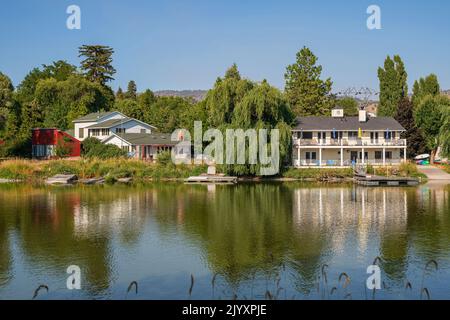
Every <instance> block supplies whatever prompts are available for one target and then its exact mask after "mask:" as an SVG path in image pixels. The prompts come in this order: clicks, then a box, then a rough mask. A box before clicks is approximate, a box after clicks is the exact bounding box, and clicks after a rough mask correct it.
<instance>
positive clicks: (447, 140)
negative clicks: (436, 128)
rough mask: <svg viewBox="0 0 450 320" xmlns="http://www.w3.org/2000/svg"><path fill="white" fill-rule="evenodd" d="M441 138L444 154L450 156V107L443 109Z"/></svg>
mask: <svg viewBox="0 0 450 320" xmlns="http://www.w3.org/2000/svg"><path fill="white" fill-rule="evenodd" d="M439 140H440V143H441V153H442V156H443V157H446V158H450V108H444V110H443V111H442V126H441V131H440V133H439Z"/></svg>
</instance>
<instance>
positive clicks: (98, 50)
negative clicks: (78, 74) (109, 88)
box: [79, 45, 116, 85]
mask: <svg viewBox="0 0 450 320" xmlns="http://www.w3.org/2000/svg"><path fill="white" fill-rule="evenodd" d="M113 53H114V50H113V49H112V48H111V47H108V46H102V45H83V46H81V47H80V48H79V57H83V58H84V60H83V61H81V70H82V71H83V72H84V74H85V76H86V77H87V78H88V79H89V80H90V81H92V82H96V83H99V84H101V85H105V84H106V83H107V82H109V81H111V80H114V78H113V75H114V74H115V73H116V69H114V67H113V66H112V61H113V60H112V55H113Z"/></svg>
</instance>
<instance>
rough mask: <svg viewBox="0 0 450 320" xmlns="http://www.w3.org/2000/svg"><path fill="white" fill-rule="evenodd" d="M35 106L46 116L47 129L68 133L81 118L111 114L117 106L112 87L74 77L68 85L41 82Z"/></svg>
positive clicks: (49, 80) (47, 80) (48, 80)
mask: <svg viewBox="0 0 450 320" xmlns="http://www.w3.org/2000/svg"><path fill="white" fill-rule="evenodd" d="M35 103H37V104H38V105H39V110H41V111H42V112H43V116H44V119H43V125H44V126H45V127H56V128H59V129H61V130H66V129H68V128H70V127H71V126H72V121H73V120H74V119H76V118H79V117H80V116H83V115H86V114H88V113H91V112H98V111H109V110H110V109H111V108H112V106H113V103H114V94H113V92H112V91H111V89H110V88H109V87H105V86H102V85H100V84H98V83H93V82H90V81H88V80H87V79H85V78H84V77H82V76H80V75H73V76H71V77H69V78H68V79H67V80H65V81H56V80H55V79H54V78H49V79H45V80H41V81H39V83H38V85H37V87H36V92H35Z"/></svg>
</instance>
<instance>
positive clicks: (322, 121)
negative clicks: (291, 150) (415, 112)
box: [292, 117, 405, 131]
mask: <svg viewBox="0 0 450 320" xmlns="http://www.w3.org/2000/svg"><path fill="white" fill-rule="evenodd" d="M359 128H361V130H380V131H382V130H386V129H389V130H391V131H405V128H403V127H402V126H401V125H400V123H398V122H397V121H396V120H395V119H394V118H391V117H375V118H371V117H368V120H367V121H366V122H359V118H358V117H343V118H333V117H299V118H297V124H296V126H295V127H294V128H293V129H292V130H294V131H300V130H303V131H305V130H311V131H315V130H322V131H332V130H336V131H358V130H359Z"/></svg>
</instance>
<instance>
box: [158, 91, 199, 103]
mask: <svg viewBox="0 0 450 320" xmlns="http://www.w3.org/2000/svg"><path fill="white" fill-rule="evenodd" d="M207 92H208V91H207V90H160V91H155V95H156V96H158V97H181V98H193V99H194V100H195V101H202V100H203V99H204V98H205V96H206V93H207Z"/></svg>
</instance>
